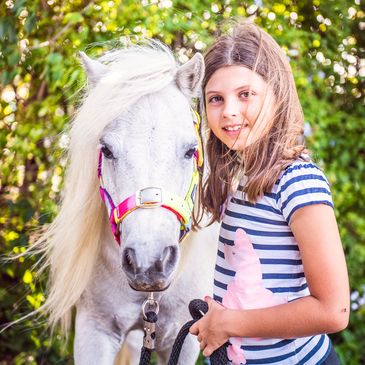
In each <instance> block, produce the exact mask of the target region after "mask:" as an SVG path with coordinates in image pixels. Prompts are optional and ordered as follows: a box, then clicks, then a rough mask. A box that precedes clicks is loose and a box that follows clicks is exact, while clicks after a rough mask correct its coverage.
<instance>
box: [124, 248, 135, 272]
mask: <svg viewBox="0 0 365 365" xmlns="http://www.w3.org/2000/svg"><path fill="white" fill-rule="evenodd" d="M123 266H124V267H125V268H127V269H128V270H129V271H132V272H136V269H137V265H136V252H135V251H134V249H133V248H126V249H125V250H124V253H123Z"/></svg>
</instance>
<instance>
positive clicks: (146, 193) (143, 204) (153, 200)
mask: <svg viewBox="0 0 365 365" xmlns="http://www.w3.org/2000/svg"><path fill="white" fill-rule="evenodd" d="M161 205H162V189H161V188H156V187H148V188H144V189H141V190H138V191H137V193H136V206H137V207H140V208H155V207H159V206H161Z"/></svg>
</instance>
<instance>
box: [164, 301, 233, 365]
mask: <svg viewBox="0 0 365 365" xmlns="http://www.w3.org/2000/svg"><path fill="white" fill-rule="evenodd" d="M189 312H190V314H191V316H192V317H193V319H192V320H191V321H189V322H187V323H185V324H184V325H183V326H182V328H181V330H180V331H179V333H178V335H177V337H176V340H175V342H174V345H173V346H172V350H171V354H170V359H169V362H168V364H167V365H177V362H178V360H179V356H180V353H181V350H182V346H183V344H184V341H185V338H186V336H187V335H188V333H189V329H190V327H191V326H192V325H193V324H194V323H195V322H197V321H198V320H199V319H200V318H202V317H203V314H205V313H207V312H208V304H207V303H206V302H204V301H203V300H200V299H194V300H192V301H191V302H190V304H189ZM227 346H228V342H226V343H225V344H224V345H222V346H221V347H219V348H218V349H217V350H215V351H214V352H213V354H212V355H211V356H210V363H211V365H227V364H228V363H229V360H228V357H227Z"/></svg>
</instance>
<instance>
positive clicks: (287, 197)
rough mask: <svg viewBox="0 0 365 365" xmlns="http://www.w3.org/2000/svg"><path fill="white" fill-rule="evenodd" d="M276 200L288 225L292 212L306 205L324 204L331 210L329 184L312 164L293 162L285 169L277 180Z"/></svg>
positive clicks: (331, 202) (320, 171) (319, 170)
mask: <svg viewBox="0 0 365 365" xmlns="http://www.w3.org/2000/svg"><path fill="white" fill-rule="evenodd" d="M276 200H277V204H278V206H279V209H280V210H281V212H282V214H283V216H284V218H285V220H286V221H287V223H288V224H289V223H290V219H291V217H292V216H293V214H294V212H295V211H297V210H298V209H300V208H303V207H305V206H307V205H314V204H326V205H329V206H331V207H332V208H333V201H332V195H331V190H330V186H329V183H328V181H327V179H326V177H325V175H324V174H323V172H322V170H321V169H320V168H319V167H318V166H316V165H315V164H313V163H312V162H295V163H293V164H292V165H290V166H289V167H288V168H286V170H285V171H284V173H283V174H282V176H281V178H280V180H279V184H278V190H277V195H276Z"/></svg>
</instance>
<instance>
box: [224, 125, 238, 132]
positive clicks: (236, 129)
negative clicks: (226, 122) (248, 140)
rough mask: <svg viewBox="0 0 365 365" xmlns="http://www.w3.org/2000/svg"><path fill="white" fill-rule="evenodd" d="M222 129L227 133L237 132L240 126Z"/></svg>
mask: <svg viewBox="0 0 365 365" xmlns="http://www.w3.org/2000/svg"><path fill="white" fill-rule="evenodd" d="M224 129H226V130H227V131H238V130H240V129H241V126H240V125H238V126H236V127H226V128H224Z"/></svg>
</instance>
